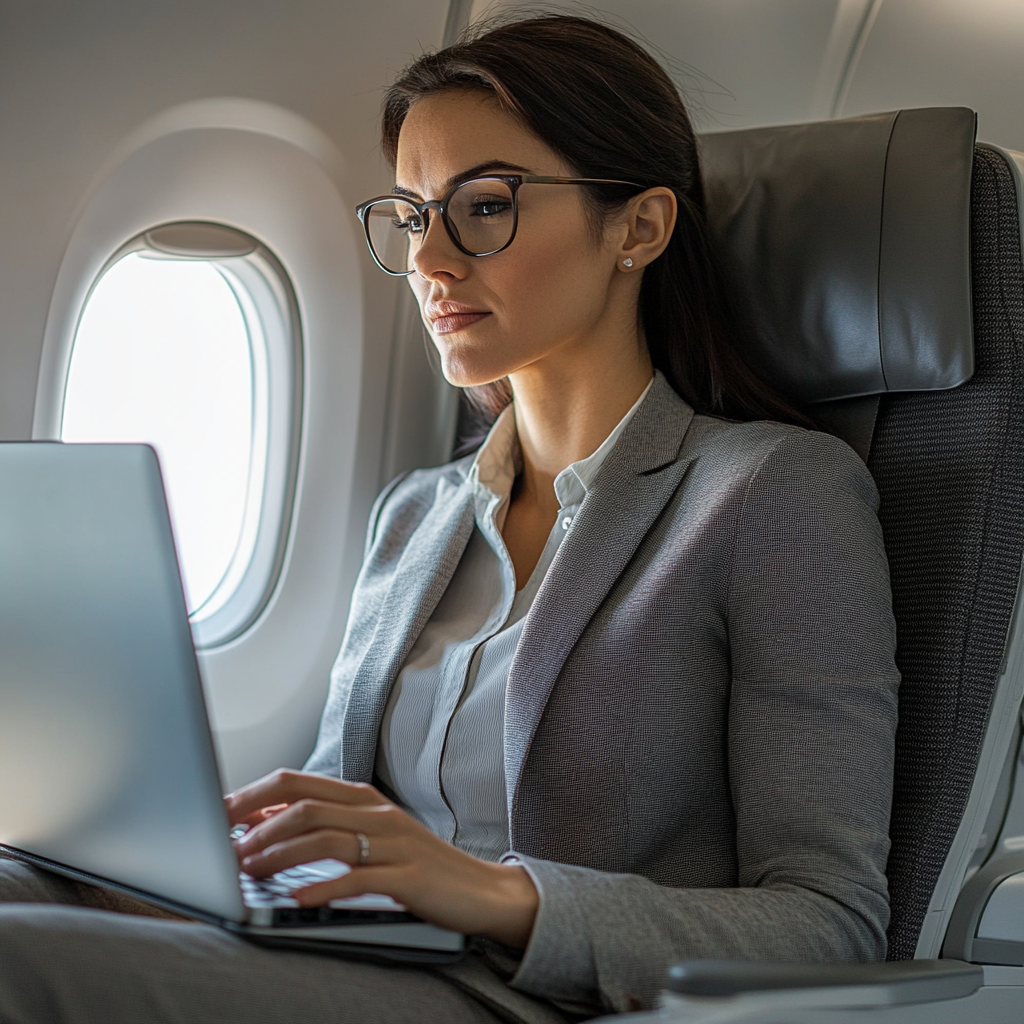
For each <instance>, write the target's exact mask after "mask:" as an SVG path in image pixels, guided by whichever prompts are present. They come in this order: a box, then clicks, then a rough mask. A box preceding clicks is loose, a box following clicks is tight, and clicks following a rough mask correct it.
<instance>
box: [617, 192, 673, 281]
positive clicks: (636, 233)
mask: <svg viewBox="0 0 1024 1024" xmlns="http://www.w3.org/2000/svg"><path fill="white" fill-rule="evenodd" d="M677 212H678V203H677V202H676V197H675V193H674V192H673V191H672V190H671V189H669V188H665V187H663V186H658V187H657V188H649V189H647V191H646V192H641V193H640V195H638V196H634V197H633V198H632V199H631V200H630V201H629V203H628V204H627V206H626V209H625V213H624V220H623V227H624V228H625V229H626V237H625V239H624V241H623V243H622V246H621V247H620V249H619V254H618V265H619V269H620V270H625V271H635V270H642V269H643V268H644V267H646V266H647V264H648V263H652V262H653V261H654V260H656V259H657V258H658V257H659V256H660V255H661V254H662V253H663V252H664V251H665V247H666V246H667V245H668V243H669V240H670V239H671V238H672V229H673V228H674V227H675V225H676V215H677Z"/></svg>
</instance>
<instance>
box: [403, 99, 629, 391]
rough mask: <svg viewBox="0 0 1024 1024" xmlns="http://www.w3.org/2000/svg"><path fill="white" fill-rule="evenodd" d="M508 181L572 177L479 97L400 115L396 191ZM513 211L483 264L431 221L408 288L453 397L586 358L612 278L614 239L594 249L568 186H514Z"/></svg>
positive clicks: (436, 102)
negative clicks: (510, 229) (512, 228)
mask: <svg viewBox="0 0 1024 1024" xmlns="http://www.w3.org/2000/svg"><path fill="white" fill-rule="evenodd" d="M517 172H518V173H525V174H545V175H559V176H566V177H570V176H573V172H572V168H570V167H568V166H566V164H565V163H564V162H563V161H562V160H561V159H560V158H559V157H558V156H557V155H556V154H555V153H554V152H553V151H552V150H551V149H549V148H548V147H547V146H546V145H545V144H544V143H543V142H541V140H540V139H538V138H537V137H536V136H535V135H533V134H532V133H531V132H529V130H527V129H526V128H524V127H523V126H522V125H521V124H520V123H519V122H518V121H517V120H516V119H515V118H514V117H512V116H511V115H509V114H508V113H506V112H505V111H504V110H502V108H501V107H500V106H499V104H498V103H497V101H496V100H495V99H494V98H493V97H491V96H490V95H489V94H487V93H485V92H477V91H471V90H452V91H448V92H441V93H436V94H434V95H431V96H427V97H424V98H423V99H421V100H419V101H417V102H416V103H414V104H413V106H412V108H411V109H410V110H409V113H408V115H407V116H406V119H405V122H404V123H403V125H402V130H401V135H400V136H399V141H398V159H397V167H396V184H397V186H398V188H399V190H400V191H402V192H406V193H411V194H412V195H413V196H414V197H415V198H417V199H419V200H420V201H424V200H427V199H440V198H441V197H443V196H444V195H445V193H446V192H447V191H448V190H449V189H450V188H451V187H452V185H453V184H454V183H456V182H458V181H463V180H466V179H468V178H473V177H478V176H480V175H482V174H502V173H504V174H510V173H517ZM518 205H519V223H518V229H517V231H516V236H515V239H514V240H513V242H512V244H511V245H510V246H509V247H508V248H507V249H505V250H504V251H502V252H499V253H496V254H494V255H493V256H483V257H473V256H467V255H466V254H465V253H463V252H460V251H459V250H458V249H457V248H456V247H455V245H454V244H453V243H452V240H451V239H450V238H449V237H448V233H447V232H446V231H445V229H444V224H443V223H442V222H441V218H440V217H439V216H438V215H437V213H436V211H431V214H430V226H429V229H428V231H427V233H426V236H425V238H424V239H423V241H422V244H421V245H420V246H419V249H418V252H417V254H416V257H415V260H414V266H415V270H414V271H413V273H412V274H411V275H410V276H409V278H408V281H409V284H410V286H411V287H412V290H413V292H414V293H415V295H416V299H417V301H418V302H419V306H420V313H421V315H422V316H423V321H424V323H425V324H426V326H427V328H428V330H429V331H430V336H431V338H432V339H433V342H434V345H435V346H436V347H437V350H438V352H439V353H440V355H441V361H442V366H443V369H444V374H445V376H446V377H447V378H448V380H449V381H451V383H453V384H456V385H458V386H460V387H466V386H469V385H474V384H486V383H489V382H490V381H494V380H497V379H499V378H501V377H504V376H506V375H507V374H512V373H515V372H516V371H520V370H523V369H524V368H528V367H533V368H541V367H543V364H544V363H545V362H550V361H551V360H564V359H566V358H568V359H576V358H579V357H585V353H586V349H587V348H588V344H589V342H590V341H591V339H592V338H593V337H594V336H595V333H596V332H597V329H598V326H599V325H600V324H601V323H602V321H603V320H604V319H605V317H606V312H607V308H608V305H609V293H610V289H611V288H612V284H613V282H616V283H617V284H618V282H617V281H616V275H619V276H620V277H621V274H620V272H619V271H618V269H617V267H616V262H617V255H618V251H619V247H620V245H621V243H622V238H621V237H619V236H620V235H622V236H623V237H624V234H625V232H624V230H623V231H619V232H616V231H614V230H610V231H605V232H604V235H603V237H602V238H600V239H596V238H595V237H594V232H593V230H592V228H591V227H590V225H589V223H588V221H587V217H586V212H585V209H584V205H583V195H582V189H581V188H580V187H579V186H575V185H542V184H532V185H531V184H525V185H523V186H522V187H521V188H520V190H519V195H518ZM632 283H633V281H631V282H630V284H632ZM635 284H636V286H637V287H639V275H635ZM634 301H635V300H634ZM446 303H449V304H454V305H447V306H446V305H445V304H446ZM633 308H634V309H635V305H634V306H633ZM453 312H461V313H463V315H454V316H453V315H451V314H452V313H453ZM470 312H471V313H472V314H479V315H465V314H469V313H470ZM445 314H448V315H445Z"/></svg>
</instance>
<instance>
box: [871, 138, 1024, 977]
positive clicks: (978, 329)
mask: <svg viewBox="0 0 1024 1024" xmlns="http://www.w3.org/2000/svg"><path fill="white" fill-rule="evenodd" d="M1019 225H1020V222H1019V220H1018V214H1017V205H1016V195H1015V191H1014V185H1013V179H1012V177H1011V174H1010V171H1009V169H1008V168H1007V166H1006V164H1005V162H1004V160H1003V159H1002V157H1000V156H999V155H998V154H996V153H994V152H992V151H991V150H986V149H984V148H981V147H978V148H977V149H976V150H975V157H974V174H973V183H972V194H971V231H972V277H973V306H974V336H975V374H974V376H973V378H972V379H971V380H969V381H968V382H967V383H965V384H963V385H961V386H960V387H958V388H954V389H953V390H950V391H929V392H919V393H913V394H890V395H887V396H883V398H882V400H881V407H880V410H879V416H878V422H877V427H876V430H875V437H874V443H873V446H872V449H871V456H870V459H869V463H868V466H869V468H870V470H871V472H872V474H873V476H874V478H875V481H876V483H877V485H878V489H879V492H880V495H881V509H880V513H879V516H880V519H881V522H882V528H883V532H884V535H885V543H886V549H887V551H888V555H889V562H890V569H891V574H892V588H893V604H894V611H895V614H896V621H897V634H898V650H897V664H898V666H899V668H900V671H901V672H902V683H901V688H900V705H899V707H900V724H899V730H898V733H897V749H896V775H895V791H894V803H893V812H892V824H891V829H890V834H891V839H892V849H891V852H890V857H889V864H888V869H887V874H888V878H889V887H890V895H891V900H892V918H891V922H890V927H889V958H890V959H894V960H901V959H909V958H912V957H913V956H914V952H915V949H916V947H917V942H918V937H919V934H920V931H921V927H922V924H923V922H924V919H925V914H926V913H927V910H928V904H929V901H930V899H931V896H932V892H933V890H934V888H935V885H936V882H937V880H938V877H939V873H940V872H941V870H942V867H943V863H944V861H945V859H946V855H947V853H948V852H949V849H950V845H951V843H952V841H953V838H954V836H955V834H956V831H957V828H958V826H959V824H960V820H961V817H962V815H963V813H964V809H965V807H966V804H967V799H968V795H969V793H970V789H971V784H972V782H973V779H974V773H975V769H976V767H977V764H978V756H979V753H980V750H981V743H982V739H983V736H984V731H985V724H986V720H987V718H988V713H989V708H990V705H991V702H992V697H993V693H994V690H995V686H996V682H997V680H998V676H999V671H1000V666H1001V664H1002V659H1003V653H1004V648H1005V644H1006V638H1007V632H1008V629H1009V625H1010V619H1011V615H1012V611H1013V605H1014V599H1015V596H1016V593H1017V585H1018V580H1019V575H1020V569H1021V557H1022V554H1024V275H1022V270H1021V248H1020V227H1019Z"/></svg>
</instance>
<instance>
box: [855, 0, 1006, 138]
mask: <svg viewBox="0 0 1024 1024" xmlns="http://www.w3.org/2000/svg"><path fill="white" fill-rule="evenodd" d="M1022 98H1024V3H1022V2H1021V0H970V2H969V3H968V2H964V0H883V2H882V3H881V4H880V5H879V9H878V12H877V15H876V17H875V18H874V20H873V22H872V24H871V28H870V32H868V33H867V36H866V39H865V41H864V46H863V51H862V53H861V54H860V57H859V60H857V62H856V67H855V68H853V69H852V74H851V78H850V83H849V91H848V92H847V94H846V96H845V100H844V102H842V104H841V107H840V111H839V113H840V114H841V116H849V115H853V114H860V113H865V112H868V111H872V110H894V109H896V108H899V107H928V106H965V107H971V108H972V109H974V110H976V111H977V112H978V138H979V139H981V140H983V141H985V142H993V143H996V144H997V145H1000V146H1003V147H1004V148H1006V149H1014V150H1024V103H1022Z"/></svg>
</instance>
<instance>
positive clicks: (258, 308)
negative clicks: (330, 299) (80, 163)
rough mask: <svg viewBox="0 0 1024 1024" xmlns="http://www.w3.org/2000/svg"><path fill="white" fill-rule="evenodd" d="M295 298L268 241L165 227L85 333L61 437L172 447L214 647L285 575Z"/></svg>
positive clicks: (171, 467) (119, 266)
mask: <svg viewBox="0 0 1024 1024" xmlns="http://www.w3.org/2000/svg"><path fill="white" fill-rule="evenodd" d="M290 298H291V296H290V290H289V289H288V284H287V280H286V278H285V276H284V274H283V272H282V271H281V269H280V267H279V265H278V264H277V263H276V261H275V260H274V259H273V257H272V255H271V254H269V253H268V252H266V250H264V249H262V247H261V246H260V245H259V244H258V243H257V242H256V240H255V239H252V238H250V237H249V236H248V235H245V234H243V233H242V232H239V231H235V230H234V229H231V228H225V227H221V226H219V225H212V224H199V223H195V224H172V225H165V226H163V227H161V228H157V229H154V230H152V231H149V232H147V233H145V234H144V235H142V236H140V237H139V238H137V239H135V240H133V242H131V243H129V244H128V245H127V246H125V247H123V248H122V249H121V250H119V252H117V253H115V255H114V257H113V258H112V259H111V260H109V261H108V263H107V266H106V269H105V270H104V271H103V273H101V274H100V276H99V278H98V279H97V281H96V282H95V284H94V286H93V288H92V292H91V294H90V296H89V298H88V301H87V302H86V305H85V307H84V309H83V311H82V315H81V318H80V320H79V324H78V329H77V331H76V333H75V338H74V342H73V346H72V351H71V361H70V365H69V369H68V375H67V381H66V385H65V393H64V405H63V415H62V421H61V439H62V440H64V441H107V442H110V441H113V442H117V441H122V442H124V441H145V442H147V443H149V444H151V445H153V447H154V448H155V449H156V450H157V453H158V454H159V456H160V463H161V468H162V470H163V475H164V484H165V487H166V489H167V496H168V504H169V506H170V509H171V516H172V519H173V521H174V528H175V536H176V540H177V544H178V550H179V557H180V560H181V566H182V575H183V578H184V583H185V591H186V595H187V599H188V603H189V612H190V616H191V620H192V623H193V628H194V630H195V632H196V636H197V639H198V640H199V642H200V643H202V644H205V645H206V646H210V645H212V644H215V643H220V642H223V641H225V640H227V639H230V638H232V637H234V636H237V635H238V634H239V633H240V632H242V631H243V630H244V629H245V628H246V627H247V626H248V625H250V624H251V623H252V621H253V620H254V619H255V617H256V616H257V615H258V614H259V611H260V610H261V609H262V607H263V606H264V605H265V603H266V599H267V597H268V595H269V592H270V589H271V588H272V586H273V584H274V582H275V580H276V576H277V571H278V569H279V565H280V557H281V548H282V543H283V539H284V532H285V530H284V527H285V526H286V519H287V515H286V513H287V506H288V505H290V497H291V495H290V490H291V488H290V486H289V484H290V483H291V481H292V477H293V475H294V474H293V469H294V461H295V460H294V457H293V456H294V453H293V451H292V448H293V447H294V436H293V435H294V430H293V429H292V425H293V423H294V420H295V411H296V409H295V406H296V405H297V403H296V401H295V395H294V393H293V392H294V382H295V381H296V380H297V379H298V377H297V373H296V368H295V365H294V363H295V351H296V346H295V341H294V339H293V337H292V334H293V333H294V331H293V329H292V328H293V325H294V323H295V322H296V318H295V317H294V315H293V310H294V303H293V302H292V301H290Z"/></svg>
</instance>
